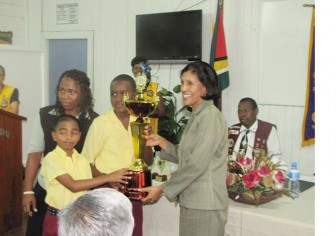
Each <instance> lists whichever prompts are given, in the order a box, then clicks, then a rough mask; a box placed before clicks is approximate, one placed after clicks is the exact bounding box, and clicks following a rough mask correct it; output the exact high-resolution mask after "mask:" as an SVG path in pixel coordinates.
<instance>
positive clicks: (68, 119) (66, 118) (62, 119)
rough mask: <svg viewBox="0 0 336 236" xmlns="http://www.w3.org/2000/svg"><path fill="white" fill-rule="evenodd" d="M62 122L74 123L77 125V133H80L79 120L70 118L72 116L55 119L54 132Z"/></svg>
mask: <svg viewBox="0 0 336 236" xmlns="http://www.w3.org/2000/svg"><path fill="white" fill-rule="evenodd" d="M64 121H74V122H75V123H76V124H77V125H78V129H79V131H82V129H81V125H80V122H79V120H78V119H77V118H76V117H74V116H72V115H61V116H59V117H57V119H56V121H55V124H54V131H56V129H57V126H58V125H59V124H60V123H61V122H64Z"/></svg>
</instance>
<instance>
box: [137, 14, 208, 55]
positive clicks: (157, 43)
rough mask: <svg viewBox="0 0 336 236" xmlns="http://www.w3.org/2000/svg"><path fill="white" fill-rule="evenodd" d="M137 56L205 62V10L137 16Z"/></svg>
mask: <svg viewBox="0 0 336 236" xmlns="http://www.w3.org/2000/svg"><path fill="white" fill-rule="evenodd" d="M136 55H137V56H145V57H147V59H148V60H188V61H196V60H201V59H202V10H194V11H180V12H167V13H155V14H146V15H137V16H136Z"/></svg>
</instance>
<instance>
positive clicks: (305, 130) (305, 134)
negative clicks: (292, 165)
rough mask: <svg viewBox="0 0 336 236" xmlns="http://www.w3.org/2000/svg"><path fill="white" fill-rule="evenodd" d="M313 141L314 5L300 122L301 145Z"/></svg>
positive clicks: (309, 143)
mask: <svg viewBox="0 0 336 236" xmlns="http://www.w3.org/2000/svg"><path fill="white" fill-rule="evenodd" d="M314 143H315V7H314V8H313V12H312V21H311V27H310V44H309V60H308V77H307V91H306V105H305V112H304V119H303V124H302V146H308V145H311V144H314Z"/></svg>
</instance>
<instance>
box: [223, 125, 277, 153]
mask: <svg viewBox="0 0 336 236" xmlns="http://www.w3.org/2000/svg"><path fill="white" fill-rule="evenodd" d="M273 126H274V127H275V128H276V126H275V125H274V124H271V123H268V122H266V121H262V120H258V129H257V131H256V134H255V139H254V147H253V148H261V147H264V148H265V149H266V151H267V139H268V136H269V134H270V133H271V130H272V127H273ZM240 127H241V124H240V123H239V124H235V125H233V126H231V127H229V155H232V152H233V149H234V146H235V144H236V141H237V138H238V136H239V131H240Z"/></svg>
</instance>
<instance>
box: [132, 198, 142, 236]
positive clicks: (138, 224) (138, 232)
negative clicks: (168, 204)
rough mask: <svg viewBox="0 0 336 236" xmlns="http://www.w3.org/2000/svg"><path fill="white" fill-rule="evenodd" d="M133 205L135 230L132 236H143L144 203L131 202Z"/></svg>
mask: <svg viewBox="0 0 336 236" xmlns="http://www.w3.org/2000/svg"><path fill="white" fill-rule="evenodd" d="M131 203H132V207H133V209H132V211H133V217H134V229H133V234H132V236H142V220H143V215H142V214H143V212H142V202H140V201H133V200H131Z"/></svg>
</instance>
